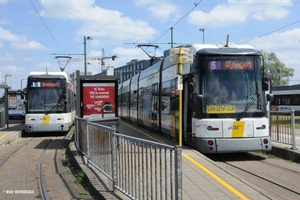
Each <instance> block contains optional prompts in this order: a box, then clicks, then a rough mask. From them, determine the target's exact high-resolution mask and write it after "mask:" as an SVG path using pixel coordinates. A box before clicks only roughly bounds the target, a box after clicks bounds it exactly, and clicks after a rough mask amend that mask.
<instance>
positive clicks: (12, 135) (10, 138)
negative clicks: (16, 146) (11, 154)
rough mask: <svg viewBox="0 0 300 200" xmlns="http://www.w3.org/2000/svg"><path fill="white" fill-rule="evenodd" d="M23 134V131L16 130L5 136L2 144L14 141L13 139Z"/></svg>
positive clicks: (0, 143)
mask: <svg viewBox="0 0 300 200" xmlns="http://www.w3.org/2000/svg"><path fill="white" fill-rule="evenodd" d="M21 136H22V131H14V132H13V133H10V134H9V135H7V136H5V137H4V138H3V140H1V142H0V145H2V146H4V145H7V144H10V143H12V142H13V141H15V140H17V139H19V138H20V137H21Z"/></svg>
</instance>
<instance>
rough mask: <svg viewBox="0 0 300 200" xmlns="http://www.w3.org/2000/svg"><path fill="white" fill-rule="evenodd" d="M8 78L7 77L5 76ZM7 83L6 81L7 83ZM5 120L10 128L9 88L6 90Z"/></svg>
mask: <svg viewBox="0 0 300 200" xmlns="http://www.w3.org/2000/svg"><path fill="white" fill-rule="evenodd" d="M5 78H6V76H5ZM5 83H6V81H5ZM5 120H6V124H7V128H9V115H8V88H5Z"/></svg>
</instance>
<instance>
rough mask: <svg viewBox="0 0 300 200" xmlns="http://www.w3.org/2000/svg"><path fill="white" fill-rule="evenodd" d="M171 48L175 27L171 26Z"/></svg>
mask: <svg viewBox="0 0 300 200" xmlns="http://www.w3.org/2000/svg"><path fill="white" fill-rule="evenodd" d="M171 48H173V27H171Z"/></svg>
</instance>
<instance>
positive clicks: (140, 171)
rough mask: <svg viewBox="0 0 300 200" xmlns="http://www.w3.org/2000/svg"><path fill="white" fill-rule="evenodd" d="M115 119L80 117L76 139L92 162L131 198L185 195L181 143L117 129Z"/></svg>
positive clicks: (163, 197) (90, 162)
mask: <svg viewBox="0 0 300 200" xmlns="http://www.w3.org/2000/svg"><path fill="white" fill-rule="evenodd" d="M112 121H113V122H115V123H116V125H112V124H113V123H110V125H111V126H107V123H109V122H108V120H106V121H102V122H104V123H106V125H103V124H101V120H100V121H99V123H98V122H97V120H93V121H89V120H86V119H82V118H76V127H75V143H76V146H77V148H78V149H79V150H80V151H81V152H82V153H83V154H84V155H85V156H86V157H87V159H88V163H89V164H91V165H93V166H94V167H95V168H96V169H97V170H99V171H100V172H101V173H103V174H104V175H105V176H106V177H107V178H108V179H109V180H110V181H111V182H112V185H113V189H117V190H119V191H120V192H122V193H123V194H125V195H126V196H128V197H129V198H131V199H176V200H177V199H182V149H181V147H180V146H169V145H164V144H161V143H157V142H152V141H149V140H144V139H140V138H135V137H131V136H127V135H123V134H119V133H116V129H117V128H118V123H119V121H115V119H112ZM96 122H97V123H96ZM116 126H117V127H116Z"/></svg>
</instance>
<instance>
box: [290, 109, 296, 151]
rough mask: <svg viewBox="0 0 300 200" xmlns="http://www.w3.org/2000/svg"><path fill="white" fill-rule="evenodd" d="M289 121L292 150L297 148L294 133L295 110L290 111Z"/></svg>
mask: <svg viewBox="0 0 300 200" xmlns="http://www.w3.org/2000/svg"><path fill="white" fill-rule="evenodd" d="M291 116H292V117H291V122H292V139H293V150H297V147H296V135H295V110H292V112H291Z"/></svg>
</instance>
